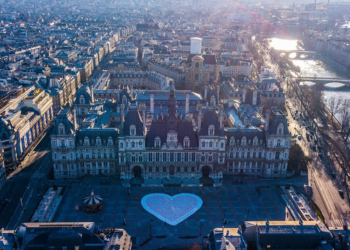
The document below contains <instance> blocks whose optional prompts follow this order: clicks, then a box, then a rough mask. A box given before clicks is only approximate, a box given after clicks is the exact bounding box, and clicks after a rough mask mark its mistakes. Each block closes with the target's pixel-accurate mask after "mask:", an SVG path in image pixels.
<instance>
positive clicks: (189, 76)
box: [185, 54, 219, 92]
mask: <svg viewBox="0 0 350 250" xmlns="http://www.w3.org/2000/svg"><path fill="white" fill-rule="evenodd" d="M218 80H219V65H218V63H217V60H216V56H215V55H205V54H203V55H192V54H191V55H189V57H188V58H187V61H186V63H185V87H186V89H191V90H194V91H197V92H199V91H202V90H203V88H204V86H206V85H207V84H211V83H215V82H217V81H218Z"/></svg>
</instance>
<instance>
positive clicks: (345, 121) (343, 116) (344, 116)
mask: <svg viewBox="0 0 350 250" xmlns="http://www.w3.org/2000/svg"><path fill="white" fill-rule="evenodd" d="M349 104H350V100H349V99H344V100H343V102H342V105H341V106H340V108H339V115H340V117H339V120H340V121H339V122H340V125H341V129H342V131H343V130H344V129H345V128H346V127H348V126H349V121H350V112H349Z"/></svg>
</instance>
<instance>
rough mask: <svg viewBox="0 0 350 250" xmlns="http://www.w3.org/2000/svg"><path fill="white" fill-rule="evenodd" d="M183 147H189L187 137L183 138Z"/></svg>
mask: <svg viewBox="0 0 350 250" xmlns="http://www.w3.org/2000/svg"><path fill="white" fill-rule="evenodd" d="M183 146H184V148H189V147H190V138H188V136H185V138H184V143H183Z"/></svg>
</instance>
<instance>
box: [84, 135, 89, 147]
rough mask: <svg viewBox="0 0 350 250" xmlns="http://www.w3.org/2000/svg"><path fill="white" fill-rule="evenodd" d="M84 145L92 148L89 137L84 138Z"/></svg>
mask: <svg viewBox="0 0 350 250" xmlns="http://www.w3.org/2000/svg"><path fill="white" fill-rule="evenodd" d="M84 145H85V146H90V140H89V137H87V136H85V138H84Z"/></svg>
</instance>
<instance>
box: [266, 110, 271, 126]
mask: <svg viewBox="0 0 350 250" xmlns="http://www.w3.org/2000/svg"><path fill="white" fill-rule="evenodd" d="M269 123H270V110H267V111H266V118H265V131H268V130H269V125H270V124H269Z"/></svg>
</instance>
